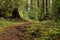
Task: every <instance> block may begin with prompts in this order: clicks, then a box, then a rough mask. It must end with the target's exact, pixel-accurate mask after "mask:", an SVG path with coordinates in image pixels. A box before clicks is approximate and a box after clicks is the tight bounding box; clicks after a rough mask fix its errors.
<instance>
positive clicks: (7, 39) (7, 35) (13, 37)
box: [0, 23, 32, 40]
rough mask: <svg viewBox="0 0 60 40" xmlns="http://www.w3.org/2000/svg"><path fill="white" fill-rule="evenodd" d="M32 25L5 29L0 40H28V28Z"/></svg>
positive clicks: (25, 24) (26, 24)
mask: <svg viewBox="0 0 60 40" xmlns="http://www.w3.org/2000/svg"><path fill="white" fill-rule="evenodd" d="M31 24H32V23H24V24H20V25H19V24H18V25H15V26H11V27H8V28H5V29H4V32H3V33H2V34H1V35H0V40H27V34H26V27H27V26H28V25H31Z"/></svg>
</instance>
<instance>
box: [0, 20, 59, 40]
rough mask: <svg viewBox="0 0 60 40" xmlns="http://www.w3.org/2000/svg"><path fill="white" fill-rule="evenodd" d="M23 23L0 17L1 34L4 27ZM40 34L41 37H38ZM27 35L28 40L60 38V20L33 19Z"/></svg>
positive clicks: (55, 39)
mask: <svg viewBox="0 0 60 40" xmlns="http://www.w3.org/2000/svg"><path fill="white" fill-rule="evenodd" d="M22 23H25V22H17V21H14V22H13V21H7V20H5V19H0V34H1V33H2V32H3V29H4V28H6V27H9V26H11V25H16V24H22ZM33 34H34V35H33ZM38 34H39V36H40V37H39V38H38V37H37V36H38ZM27 35H28V40H60V22H55V21H54V20H44V21H33V24H32V25H29V26H28V27H27Z"/></svg>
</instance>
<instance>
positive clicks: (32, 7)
mask: <svg viewBox="0 0 60 40" xmlns="http://www.w3.org/2000/svg"><path fill="white" fill-rule="evenodd" d="M59 2H60V1H57V0H53V1H52V0H0V15H2V16H4V17H10V16H12V11H13V10H14V8H18V12H19V15H20V16H21V17H23V18H28V19H33V20H45V19H52V17H53V18H54V17H56V16H59V10H60V9H59V6H58V5H60V3H59ZM57 13H58V14H57ZM22 15H23V16H22ZM54 15H55V16H54ZM57 18H59V17H57Z"/></svg>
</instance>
